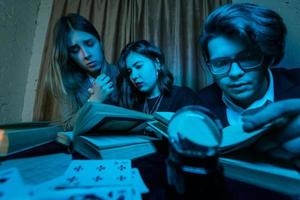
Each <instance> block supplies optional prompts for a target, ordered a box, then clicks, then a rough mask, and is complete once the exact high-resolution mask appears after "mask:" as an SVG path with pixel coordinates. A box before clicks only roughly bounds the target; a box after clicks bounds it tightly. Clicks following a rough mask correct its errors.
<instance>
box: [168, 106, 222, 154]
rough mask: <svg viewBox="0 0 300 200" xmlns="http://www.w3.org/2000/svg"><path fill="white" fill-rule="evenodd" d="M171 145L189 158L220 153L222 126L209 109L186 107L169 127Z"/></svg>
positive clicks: (171, 121) (172, 120)
mask: <svg viewBox="0 0 300 200" xmlns="http://www.w3.org/2000/svg"><path fill="white" fill-rule="evenodd" d="M168 135H169V141H170V145H171V146H172V147H173V148H174V149H175V151H177V152H178V153H182V154H187V156H192V157H194V156H196V157H207V156H213V155H216V154H217V153H218V147H219V146H220V144H221V141H222V124H221V122H220V120H219V119H218V118H217V117H215V115H214V114H213V113H211V112H210V111H209V110H208V109H206V108H204V107H201V106H186V107H184V108H182V109H181V110H179V111H177V112H176V114H175V115H174V116H173V117H172V118H171V120H170V122H169V126H168Z"/></svg>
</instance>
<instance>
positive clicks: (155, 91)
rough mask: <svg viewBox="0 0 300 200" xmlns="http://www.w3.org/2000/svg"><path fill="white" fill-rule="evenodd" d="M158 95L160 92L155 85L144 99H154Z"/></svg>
mask: <svg viewBox="0 0 300 200" xmlns="http://www.w3.org/2000/svg"><path fill="white" fill-rule="evenodd" d="M160 94H161V92H160V90H159V88H158V86H157V85H156V86H155V88H154V89H153V90H152V92H151V93H149V94H148V95H147V96H146V97H147V99H153V98H155V97H158V96H160Z"/></svg>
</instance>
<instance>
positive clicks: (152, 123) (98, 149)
mask: <svg viewBox="0 0 300 200" xmlns="http://www.w3.org/2000/svg"><path fill="white" fill-rule="evenodd" d="M173 115H174V113H173V112H156V113H154V114H153V115H149V114H145V113H142V112H139V111H134V110H130V109H126V108H122V107H118V106H113V105H107V104H99V103H92V102H91V103H87V104H85V105H84V106H83V107H82V108H81V110H80V111H79V112H78V115H77V119H76V123H75V126H74V131H73V132H72V133H60V134H59V135H58V141H61V143H64V144H66V143H67V142H66V141H67V139H66V138H70V136H68V135H70V134H72V138H73V145H74V149H75V150H76V151H78V152H79V153H81V154H84V155H85V156H86V157H88V158H113V159H119V156H122V159H123V158H129V159H131V158H138V157H140V156H144V155H147V154H149V153H153V152H155V148H154V146H153V142H154V141H157V140H159V139H161V138H162V137H164V138H167V139H168V137H169V136H168V123H169V121H170V119H171V118H172V116H173ZM186 126H187V127H189V128H190V127H191V126H190V125H189V124H186ZM204 128H205V127H204ZM206 128H207V127H206ZM145 131H146V133H147V135H144V133H145ZM192 131H193V132H194V133H195V134H193V135H194V136H197V135H199V136H201V131H203V130H192ZM199 131H200V132H199ZM264 131H265V129H261V130H258V131H255V132H252V133H245V132H244V131H243V129H242V127H241V125H236V126H229V127H226V128H224V129H223V133H222V141H221V145H220V149H221V151H222V152H224V153H225V152H226V153H227V152H229V151H233V150H236V149H239V148H242V147H245V146H247V145H249V144H251V143H252V142H253V141H255V140H256V139H257V137H259V136H261V135H262V134H263V133H264ZM149 133H150V135H149ZM151 133H153V134H151ZM73 135H74V136H73ZM194 136H193V139H196V140H197V137H194ZM63 138H65V140H64V139H63ZM108 138H110V140H108ZM200 139H202V138H201V137H199V140H200ZM69 141H70V140H69ZM130 141H131V142H130ZM69 143H70V142H69ZM107 145H108V146H109V147H107ZM135 148H136V149H135ZM143 148H145V149H148V151H146V150H145V149H143ZM104 149H105V150H104ZM129 150H133V152H134V154H135V155H129V154H132V153H130V151H129ZM104 151H110V152H113V153H114V156H111V155H112V154H105V153H104ZM122 152H126V153H124V154H122ZM104 155H110V156H104ZM126 156H127V157H126Z"/></svg>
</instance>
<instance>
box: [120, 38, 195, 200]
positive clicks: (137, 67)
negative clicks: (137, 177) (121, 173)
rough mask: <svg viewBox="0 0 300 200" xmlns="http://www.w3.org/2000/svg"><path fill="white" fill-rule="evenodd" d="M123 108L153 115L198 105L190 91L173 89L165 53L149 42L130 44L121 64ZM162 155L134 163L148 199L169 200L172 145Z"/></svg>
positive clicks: (164, 145)
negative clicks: (168, 172) (167, 162)
mask: <svg viewBox="0 0 300 200" xmlns="http://www.w3.org/2000/svg"><path fill="white" fill-rule="evenodd" d="M118 67H119V71H120V74H119V76H118V78H117V89H118V96H119V98H118V100H119V105H121V106H123V107H126V108H130V109H134V110H138V111H142V112H145V113H148V114H152V113H154V112H156V111H173V112H175V111H177V110H178V109H180V108H182V107H184V106H186V105H193V104H197V102H198V99H197V95H196V94H195V93H194V92H193V91H192V90H191V89H189V88H187V87H179V86H174V85H173V76H172V74H171V73H170V72H169V70H168V69H167V68H166V66H165V60H164V55H163V53H162V52H161V50H160V49H159V48H158V47H156V46H155V45H153V44H151V43H150V42H148V41H145V40H140V41H136V42H132V43H129V44H128V45H127V46H126V47H125V48H124V49H123V50H122V53H121V56H120V58H119V61H118ZM159 146H160V148H158V149H159V151H158V152H156V153H154V154H151V155H148V156H146V157H143V158H139V159H137V160H134V162H133V166H134V167H137V168H138V169H139V170H140V172H141V174H142V176H143V180H144V181H145V182H146V185H147V186H148V187H149V189H150V191H151V192H150V193H148V194H147V195H146V196H144V197H145V199H167V197H166V195H167V193H166V192H167V190H166V188H167V186H168V184H167V178H166V177H167V175H166V165H165V160H166V158H167V156H168V153H167V147H168V145H167V144H166V143H164V142H163V144H161V145H159Z"/></svg>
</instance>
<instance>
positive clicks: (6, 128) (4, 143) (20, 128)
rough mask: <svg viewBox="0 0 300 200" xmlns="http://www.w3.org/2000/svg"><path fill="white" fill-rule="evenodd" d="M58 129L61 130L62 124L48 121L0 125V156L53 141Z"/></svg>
mask: <svg viewBox="0 0 300 200" xmlns="http://www.w3.org/2000/svg"><path fill="white" fill-rule="evenodd" d="M59 131H62V126H61V125H59V124H56V123H50V122H22V123H16V124H3V125H0V157H4V156H9V155H12V154H15V153H19V152H21V151H25V150H28V149H31V148H34V147H37V146H40V145H42V144H46V143H49V142H52V141H55V139H56V136H57V132H59Z"/></svg>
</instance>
